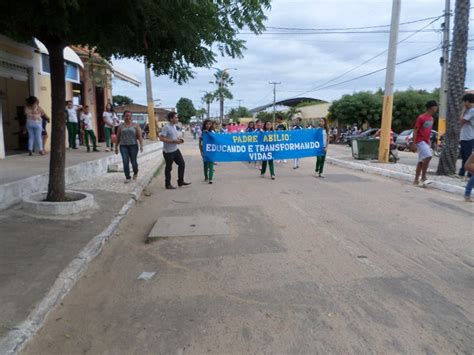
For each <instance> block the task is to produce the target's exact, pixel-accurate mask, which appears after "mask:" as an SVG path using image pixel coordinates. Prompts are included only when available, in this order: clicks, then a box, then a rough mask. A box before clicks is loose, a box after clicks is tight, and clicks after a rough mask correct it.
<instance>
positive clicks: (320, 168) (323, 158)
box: [315, 154, 326, 174]
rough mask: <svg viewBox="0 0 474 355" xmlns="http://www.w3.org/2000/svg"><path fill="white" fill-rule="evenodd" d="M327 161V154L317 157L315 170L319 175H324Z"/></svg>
mask: <svg viewBox="0 0 474 355" xmlns="http://www.w3.org/2000/svg"><path fill="white" fill-rule="evenodd" d="M325 161H326V154H324V155H321V156H318V157H316V169H315V171H316V172H317V173H318V174H322V173H323V169H324V162H325Z"/></svg>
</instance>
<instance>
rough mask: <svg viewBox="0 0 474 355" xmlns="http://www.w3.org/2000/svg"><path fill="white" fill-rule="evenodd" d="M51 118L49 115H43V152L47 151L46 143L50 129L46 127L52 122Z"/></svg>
mask: <svg viewBox="0 0 474 355" xmlns="http://www.w3.org/2000/svg"><path fill="white" fill-rule="evenodd" d="M50 121H51V120H50V119H49V117H48V116H46V115H43V116H41V128H42V130H41V138H42V141H43V152H44V153H46V143H47V142H48V130H47V129H46V127H47V126H48V123H49V122H50Z"/></svg>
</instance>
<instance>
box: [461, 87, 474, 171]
mask: <svg viewBox="0 0 474 355" xmlns="http://www.w3.org/2000/svg"><path fill="white" fill-rule="evenodd" d="M462 103H463V105H464V108H463V110H462V113H461V117H460V119H459V123H460V125H461V134H460V137H459V139H460V141H461V159H462V164H461V169H459V176H461V177H463V178H464V175H465V174H466V169H465V168H464V165H465V164H466V162H467V160H468V159H469V157H470V156H471V154H472V152H473V151H474V94H466V95H464V96H463V98H462ZM467 176H468V177H471V176H472V175H471V173H470V172H469V171H468V172H467Z"/></svg>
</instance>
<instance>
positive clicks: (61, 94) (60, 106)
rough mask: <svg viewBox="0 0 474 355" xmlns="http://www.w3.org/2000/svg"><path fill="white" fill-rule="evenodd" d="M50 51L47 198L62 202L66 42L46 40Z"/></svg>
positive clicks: (64, 188) (64, 162)
mask: <svg viewBox="0 0 474 355" xmlns="http://www.w3.org/2000/svg"><path fill="white" fill-rule="evenodd" d="M44 43H45V45H46V48H48V51H49V65H50V68H51V104H52V110H51V116H52V117H51V154H50V160H49V184H48V195H47V200H48V201H51V202H60V201H64V200H65V196H66V182H65V176H64V170H65V167H66V148H65V147H66V145H65V139H66V138H65V133H66V132H65V130H66V119H65V114H64V107H65V106H64V105H65V101H66V88H65V72H64V54H63V51H64V47H65V46H64V44H63V43H62V42H61V41H59V40H57V39H48V40H45V41H44Z"/></svg>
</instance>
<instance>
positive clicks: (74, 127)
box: [66, 100, 81, 149]
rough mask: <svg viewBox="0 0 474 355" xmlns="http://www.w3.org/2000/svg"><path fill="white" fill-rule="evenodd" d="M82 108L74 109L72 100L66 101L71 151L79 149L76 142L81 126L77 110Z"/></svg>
mask: <svg viewBox="0 0 474 355" xmlns="http://www.w3.org/2000/svg"><path fill="white" fill-rule="evenodd" d="M78 109H81V106H76V107H74V104H73V103H72V101H71V100H68V101H66V126H67V133H68V141H69V149H78V148H77V144H76V140H77V134H78V133H79V124H78V119H77V110H78Z"/></svg>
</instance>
